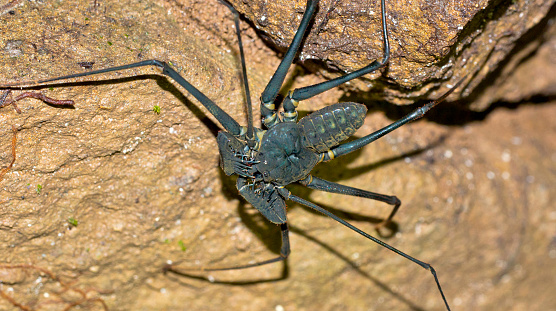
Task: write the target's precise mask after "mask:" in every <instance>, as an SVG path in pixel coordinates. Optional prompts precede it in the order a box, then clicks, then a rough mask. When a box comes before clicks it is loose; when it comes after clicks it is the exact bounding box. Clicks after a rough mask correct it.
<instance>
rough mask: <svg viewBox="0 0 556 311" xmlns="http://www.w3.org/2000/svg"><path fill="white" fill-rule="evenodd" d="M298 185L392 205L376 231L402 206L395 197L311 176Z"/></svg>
mask: <svg viewBox="0 0 556 311" xmlns="http://www.w3.org/2000/svg"><path fill="white" fill-rule="evenodd" d="M299 183H301V184H302V185H304V186H306V187H307V188H311V189H315V190H320V191H326V192H332V193H339V194H345V195H351V196H356V197H361V198H366V199H371V200H376V201H381V202H384V203H387V204H390V205H394V208H393V209H392V211H391V212H390V215H388V217H387V218H386V219H384V220H383V221H381V222H380V223H378V224H376V225H375V229H376V230H379V229H380V228H382V227H384V226H386V225H387V224H388V223H390V221H391V220H392V218H393V217H394V215H396V212H397V211H398V209H399V208H400V205H401V204H402V202H401V201H400V199H398V198H397V197H396V196H391V195H385V194H380V193H375V192H371V191H366V190H362V189H357V188H353V187H349V186H344V185H340V184H337V183H335V182H331V181H328V180H324V179H321V178H318V177H315V176H312V175H309V176H307V178H305V179H303V180H300V181H299Z"/></svg>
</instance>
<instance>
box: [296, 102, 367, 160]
mask: <svg viewBox="0 0 556 311" xmlns="http://www.w3.org/2000/svg"><path fill="white" fill-rule="evenodd" d="M366 113H367V107H365V106H364V105H361V104H358V103H338V104H334V105H332V106H328V107H325V108H323V109H320V110H317V111H315V112H313V113H311V114H309V115H307V116H305V117H303V118H302V119H301V120H300V121H299V123H298V124H299V125H301V127H302V128H303V134H304V135H303V136H304V137H303V144H304V145H305V147H308V148H311V149H314V150H315V151H317V152H325V151H327V150H329V149H330V148H332V147H334V146H337V145H338V144H339V143H340V142H341V141H343V140H345V139H346V138H348V137H350V136H351V135H353V133H355V131H357V129H359V128H360V127H361V125H363V122H364V119H365V114H366Z"/></svg>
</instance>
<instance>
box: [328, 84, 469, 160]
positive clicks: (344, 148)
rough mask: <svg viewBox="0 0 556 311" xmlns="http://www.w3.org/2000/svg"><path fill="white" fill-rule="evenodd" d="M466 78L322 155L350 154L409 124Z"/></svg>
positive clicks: (329, 158)
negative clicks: (383, 125)
mask: <svg viewBox="0 0 556 311" xmlns="http://www.w3.org/2000/svg"><path fill="white" fill-rule="evenodd" d="M464 80H465V78H463V79H461V80H459V81H458V83H457V84H456V85H455V86H454V87H453V88H451V89H450V90H449V91H448V92H446V93H445V94H444V95H442V96H441V97H440V98H439V99H437V100H434V101H431V102H429V103H427V104H425V105H424V106H423V107H420V108H417V109H415V110H413V111H412V112H411V113H409V114H408V115H406V116H405V117H403V118H401V119H399V120H398V121H396V122H394V123H392V124H390V125H388V126H385V127H383V128H381V129H380V130H378V131H375V132H373V133H371V134H369V135H367V136H364V137H361V138H359V139H356V140H354V141H351V142H349V143H345V144H342V145H339V146H337V147H334V148H332V149H330V151H328V152H327V153H324V154H322V157H323V159H324V161H329V160H332V159H333V158H337V157H339V156H342V155H345V154H348V153H350V152H353V151H355V150H357V149H360V148H363V147H364V146H366V145H368V144H370V143H372V142H373V141H375V140H377V139H379V138H381V137H382V136H384V135H386V134H388V133H390V132H392V131H393V130H395V129H397V128H399V127H401V126H402V125H404V124H407V123H409V122H411V121H415V120H417V119H419V118H421V117H423V116H424V115H425V114H426V113H427V111H429V110H431V109H432V108H433V107H434V106H436V105H438V104H439V103H441V102H442V101H444V99H446V97H448V96H449V95H450V94H452V92H453V91H455V90H456V89H457V87H458V86H459V85H460V84H461V83H463V81H464Z"/></svg>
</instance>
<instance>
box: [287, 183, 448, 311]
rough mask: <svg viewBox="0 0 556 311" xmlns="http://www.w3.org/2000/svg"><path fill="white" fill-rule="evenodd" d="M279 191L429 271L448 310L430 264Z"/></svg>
mask: <svg viewBox="0 0 556 311" xmlns="http://www.w3.org/2000/svg"><path fill="white" fill-rule="evenodd" d="M279 191H280V194H281V195H282V196H283V197H284V198H286V199H288V200H291V201H293V202H296V203H299V204H302V205H305V206H307V207H310V208H312V209H314V210H316V211H317V212H320V213H322V214H324V215H326V216H328V217H330V218H332V219H334V220H335V221H337V222H339V223H341V224H342V225H344V226H346V227H348V228H349V229H351V230H353V231H355V232H357V233H359V234H360V235H362V236H364V237H365V238H367V239H369V240H371V241H373V242H375V243H377V244H379V245H380V246H382V247H384V248H387V249H389V250H391V251H392V252H394V253H396V254H398V255H400V256H402V257H404V258H406V259H408V260H410V261H412V262H414V263H416V264H418V265H419V266H421V267H422V268H424V269H426V270H429V271H430V272H431V273H432V275H433V277H434V281H435V282H436V286H437V287H438V290H439V291H440V295H441V296H442V300H444V304H445V305H446V308H447V309H448V311H449V310H450V306H449V305H448V301H446V297H445V296H444V292H443V291H442V287H441V286H440V281H439V280H438V276H437V275H436V271H435V270H434V268H433V267H432V266H431V265H430V264H428V263H426V262H422V261H420V260H419V259H417V258H414V257H412V256H409V255H408V254H406V253H404V252H402V251H400V250H398V249H397V248H394V247H392V246H390V245H388V244H386V243H384V242H382V241H381V240H379V239H377V238H375V237H373V236H372V235H370V234H368V233H366V232H365V231H362V230H361V229H359V228H357V227H355V226H354V225H352V224H350V223H349V222H347V221H345V220H343V219H341V218H339V217H338V216H336V215H334V214H332V213H330V212H329V211H327V210H325V209H324V208H322V207H320V206H318V205H316V204H314V203H312V202H309V201H307V200H304V199H302V198H300V197H298V196H295V195H293V194H291V193H290V192H289V191H288V190H287V189H286V188H279Z"/></svg>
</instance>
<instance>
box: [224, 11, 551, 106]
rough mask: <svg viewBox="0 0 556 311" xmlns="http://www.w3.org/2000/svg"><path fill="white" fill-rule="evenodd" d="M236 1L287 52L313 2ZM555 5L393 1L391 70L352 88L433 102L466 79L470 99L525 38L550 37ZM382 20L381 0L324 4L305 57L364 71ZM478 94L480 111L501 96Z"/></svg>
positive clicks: (375, 52)
mask: <svg viewBox="0 0 556 311" xmlns="http://www.w3.org/2000/svg"><path fill="white" fill-rule="evenodd" d="M231 2H232V3H233V4H234V5H235V6H236V7H237V8H238V10H240V11H241V12H242V13H244V14H245V15H246V17H247V18H248V19H249V20H251V21H252V22H253V24H254V26H255V27H257V29H259V30H260V31H263V32H264V33H265V35H266V36H267V37H268V40H270V41H272V43H273V44H275V45H276V46H277V47H279V48H280V49H281V50H285V49H286V48H287V46H288V45H289V42H290V41H291V39H292V38H293V35H294V34H295V31H296V29H297V25H298V24H299V21H300V20H301V16H302V15H303V10H304V8H305V3H306V1H304V0H288V1H260V0H232V1H231ZM553 4H554V1H545V0H536V1H500V0H490V1H488V0H484V1H471V0H467V1H451V0H440V1H429V0H413V1H386V7H387V17H388V20H387V25H388V27H389V31H390V43H391V61H390V63H389V65H388V69H387V70H386V71H385V72H380V73H375V74H370V75H368V78H369V79H365V80H363V81H358V82H352V83H351V85H350V86H351V88H352V89H358V90H360V91H369V90H372V92H373V94H375V96H373V97H372V98H373V99H375V100H380V99H387V100H388V101H389V102H394V103H396V104H409V103H412V102H413V101H414V100H415V98H423V97H426V98H428V99H434V98H436V97H438V96H439V94H442V93H444V92H446V91H447V90H448V89H449V88H450V87H451V86H453V85H454V84H455V83H456V82H457V81H459V80H460V79H462V78H464V77H465V80H466V83H465V93H464V95H465V96H468V95H469V94H471V93H472V92H473V91H474V90H476V89H477V87H479V86H481V82H485V83H487V84H490V83H492V80H493V78H498V76H499V74H500V73H499V72H496V70H497V69H500V65H501V64H504V63H505V62H508V61H509V59H512V58H514V57H515V55H514V54H516V53H518V52H519V51H521V50H522V48H523V45H524V37H526V39H525V40H527V42H528V41H534V42H536V45H539V44H541V43H542V42H543V41H544V40H546V38H542V37H541V38H535V37H534V36H535V35H538V34H539V32H538V30H536V29H534V27H535V26H536V25H537V24H538V23H539V21H541V20H542V19H543V18H545V17H546V16H547V13H548V11H549V9H550V8H551V7H552V6H553ZM380 21H381V18H380V1H371V0H366V1H340V0H322V1H319V11H318V14H317V16H316V18H315V23H314V26H313V27H312V28H311V33H310V34H309V35H308V37H307V39H306V40H305V44H304V47H303V50H302V53H301V55H300V59H302V60H317V61H318V62H324V63H326V64H327V65H328V66H329V67H330V68H333V69H334V68H336V69H339V70H340V71H342V72H346V71H347V72H351V71H354V70H357V69H359V68H362V67H364V66H365V65H367V64H369V63H370V62H371V61H372V60H374V59H378V58H381V57H382V35H381V27H382V26H381V22H380ZM530 32H532V33H530ZM523 56H524V55H522V57H523ZM514 59H515V58H514ZM307 67H309V68H311V69H312V70H321V72H322V74H323V75H324V76H327V77H333V76H337V73H336V74H335V73H329V72H324V71H322V66H314V64H311V63H309V64H307ZM379 76H381V78H380V79H378V80H376V78H377V77H379ZM504 77H505V75H502V78H504ZM373 79H374V80H373ZM552 82H554V80H552ZM552 84H554V83H552ZM478 92H480V93H481V94H483V96H482V97H481V99H480V100H476V101H474V102H473V104H472V105H471V108H472V109H474V110H478V111H482V110H485V109H486V108H488V106H489V105H490V104H491V103H492V102H494V101H496V100H499V99H500V98H499V97H498V96H496V94H492V95H491V96H488V95H487V96H484V94H490V93H489V92H486V93H485V92H483V90H482V88H479V90H478ZM458 93H460V92H459V91H458ZM552 94H553V93H552ZM522 98H526V97H525V96H524V97H522Z"/></svg>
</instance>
